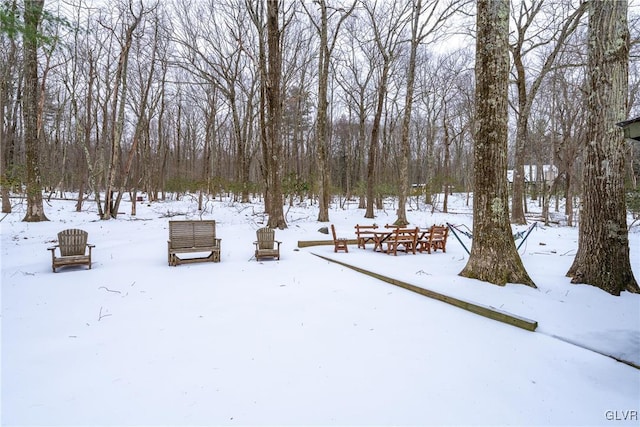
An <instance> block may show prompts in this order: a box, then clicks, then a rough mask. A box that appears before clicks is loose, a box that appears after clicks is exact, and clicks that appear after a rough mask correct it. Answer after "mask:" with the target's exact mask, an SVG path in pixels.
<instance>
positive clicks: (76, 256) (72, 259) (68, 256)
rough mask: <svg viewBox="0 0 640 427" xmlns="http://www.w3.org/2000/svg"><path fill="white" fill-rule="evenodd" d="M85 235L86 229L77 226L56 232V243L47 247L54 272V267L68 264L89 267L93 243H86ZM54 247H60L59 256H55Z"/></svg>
mask: <svg viewBox="0 0 640 427" xmlns="http://www.w3.org/2000/svg"><path fill="white" fill-rule="evenodd" d="M87 236H88V234H87V232H86V231H84V230H80V229H77V228H70V229H68V230H62V231H61V232H59V233H58V244H57V245H55V246H52V247H50V248H47V250H50V251H51V268H53V272H54V273H55V272H56V268H59V267H66V266H68V265H86V266H88V267H89V269H91V249H93V248H95V245H92V244H89V243H87ZM56 248H59V249H60V256H56ZM87 249H89V251H88V252H87Z"/></svg>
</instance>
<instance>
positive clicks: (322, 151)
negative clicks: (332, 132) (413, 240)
mask: <svg viewBox="0 0 640 427" xmlns="http://www.w3.org/2000/svg"><path fill="white" fill-rule="evenodd" d="M340 3H342V2H340ZM356 4H357V1H353V2H352V3H351V5H350V6H347V7H335V6H332V5H327V1H326V0H318V1H317V5H318V9H319V11H320V18H319V20H320V22H315V21H314V20H313V18H311V17H312V13H311V12H310V11H309V10H308V9H307V7H306V6H305V3H304V2H303V3H302V5H303V7H304V8H305V11H306V12H307V15H309V17H310V18H311V22H312V24H313V26H314V27H315V29H316V31H317V32H318V34H319V35H320V50H319V58H318V113H317V114H318V117H317V120H316V144H317V146H316V149H317V152H318V157H317V158H318V174H319V183H320V186H319V187H320V189H319V191H320V202H319V204H318V208H319V210H318V221H320V222H327V221H329V197H330V193H329V192H330V187H331V182H330V176H331V174H330V171H329V165H328V155H329V154H328V147H327V146H328V141H327V139H328V133H327V111H328V106H329V101H328V99H327V90H328V85H329V64H330V62H331V54H332V53H333V50H334V48H335V46H336V43H337V41H338V33H339V31H340V27H341V26H342V23H343V22H344V20H345V19H347V18H348V17H349V16H350V15H351V13H352V12H353V10H354V9H355V7H356ZM336 16H337V18H335V20H336V21H337V22H336V23H335V24H334V27H333V29H332V32H331V34H329V30H330V28H329V23H330V21H332V20H333V18H334V17H336Z"/></svg>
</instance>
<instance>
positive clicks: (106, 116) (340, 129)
mask: <svg viewBox="0 0 640 427" xmlns="http://www.w3.org/2000/svg"><path fill="white" fill-rule="evenodd" d="M327 3H333V6H332V5H331V4H327ZM419 4H420V7H421V8H422V9H421V14H420V15H419V17H418V18H415V16H416V14H415V13H414V12H415V11H414V10H413V9H412V7H413V6H415V5H416V2H415V1H413V2H404V1H388V2H386V1H385V2H376V1H373V0H355V1H351V2H325V1H320V2H306V1H285V2H282V7H281V8H280V9H279V10H278V12H277V13H278V15H279V16H278V18H279V21H280V22H281V24H280V25H281V27H279V28H277V34H276V36H277V38H276V39H275V42H276V43H277V44H278V46H279V50H280V54H281V72H280V73H279V82H277V83H278V85H277V89H278V90H277V94H275V95H273V94H272V96H273V98H274V99H278V100H279V102H280V106H279V107H280V108H281V109H282V111H281V113H282V114H281V117H282V119H281V123H280V124H279V126H278V133H277V134H275V135H276V138H277V141H275V142H276V143H277V146H275V149H276V150H277V156H276V155H275V154H274V146H270V145H269V144H268V142H269V141H270V137H269V135H267V132H266V131H265V128H267V127H268V126H264V123H266V122H269V120H270V118H269V115H268V114H266V113H265V111H266V110H267V105H266V104H267V101H268V97H267V96H264V93H265V91H266V90H265V86H268V87H271V86H270V85H269V84H267V85H265V84H264V82H265V81H267V82H271V81H270V80H269V76H267V74H268V73H269V71H270V70H271V68H270V67H271V65H272V64H271V63H270V62H269V61H268V58H267V52H268V47H269V46H268V45H269V42H270V39H269V37H270V36H271V35H272V34H273V33H269V31H268V28H267V27H268V19H269V16H268V11H267V10H266V8H265V3H264V2H262V1H250V0H171V1H158V0H156V1H148V0H114V1H110V2H108V3H107V2H99V1H91V0H56V1H53V0H51V1H47V2H44V13H43V15H42V20H41V23H40V27H39V32H40V35H39V36H38V42H39V43H38V51H37V52H38V56H37V64H38V82H37V86H38V90H39V91H40V93H41V94H42V96H41V97H40V98H39V99H40V102H39V104H38V108H37V132H38V136H39V137H38V139H37V141H38V142H37V143H38V157H39V174H38V179H39V182H40V183H41V186H42V188H43V189H44V190H45V196H46V195H47V194H48V195H50V196H52V195H56V194H63V193H64V192H66V191H78V192H79V194H81V195H83V196H84V197H88V196H89V195H91V196H95V198H96V199H97V201H98V205H100V203H101V195H102V197H104V198H110V197H113V199H109V200H105V201H104V202H105V204H104V208H101V216H103V217H109V216H112V217H115V216H116V215H117V212H118V209H117V204H118V201H119V198H120V197H121V196H122V194H126V193H129V194H131V195H132V196H133V198H134V199H135V195H136V194H137V193H139V192H144V193H145V194H146V197H147V198H148V199H149V200H154V199H161V198H163V197H165V193H167V192H171V193H178V194H180V193H184V192H187V191H188V192H204V193H205V194H209V195H214V196H215V195H216V194H219V193H221V192H225V193H232V194H234V195H235V197H236V198H237V200H238V201H241V202H242V201H247V200H248V199H249V196H250V195H252V194H264V193H265V191H268V190H269V187H270V186H274V185H275V182H274V179H275V180H276V181H277V182H278V185H280V186H281V188H280V190H281V194H282V196H284V197H287V196H290V197H294V196H295V195H299V194H304V195H305V196H312V197H313V196H314V195H316V196H317V197H318V198H319V199H321V202H322V198H323V195H322V194H321V193H322V191H323V188H322V187H323V185H324V186H326V187H327V188H326V189H324V191H326V192H327V193H328V194H329V195H337V194H340V195H343V196H345V197H346V198H353V197H360V203H361V205H362V207H365V200H367V197H365V196H369V195H373V197H369V199H374V200H370V202H371V203H373V202H374V201H375V202H378V203H379V202H380V201H381V199H382V197H384V196H397V195H399V194H400V193H401V191H403V190H404V191H405V192H407V191H408V194H410V195H419V196H421V197H422V196H424V197H425V199H426V200H430V197H431V195H432V194H437V193H441V192H444V194H447V193H449V192H452V191H467V192H468V191H471V190H472V183H473V143H474V141H473V139H474V126H475V124H474V114H475V111H474V90H475V88H474V84H475V82H474V60H475V56H474V55H475V54H474V52H475V40H474V37H475V28H474V25H475V2H472V1H468V0H447V1H437V2H424V4H422V3H419ZM584 5H585V3H584V2H581V1H566V0H547V1H542V0H533V1H523V2H519V1H514V2H512V5H511V11H510V14H511V16H510V24H509V25H510V28H509V31H510V36H509V53H510V60H511V65H510V67H511V73H510V82H509V114H510V120H509V141H510V142H509V152H508V159H509V168H510V169H516V182H514V185H513V190H514V191H516V195H517V196H518V198H520V197H527V196H528V197H538V196H539V194H538V193H540V192H542V193H543V196H544V198H542V200H544V202H545V203H548V202H549V197H547V196H548V194H547V192H550V193H551V194H554V195H557V196H559V197H563V198H565V199H566V201H567V203H566V204H565V206H566V210H567V211H566V213H567V215H568V218H569V221H571V217H572V214H573V210H574V208H575V207H574V206H573V204H572V201H573V200H574V199H575V198H576V197H578V196H579V195H580V191H581V179H582V168H581V166H582V156H581V153H582V150H583V148H584V144H585V141H586V140H587V137H586V135H585V128H586V123H585V120H586V113H585V105H586V100H585V98H586V97H587V96H589V93H588V91H587V90H586V88H585V85H586V73H585V69H586V62H587V61H586V58H587V43H586V22H587V14H586V13H585V7H584ZM639 10H640V8H639V7H638V5H637V4H634V2H631V3H630V7H629V29H630V31H631V51H630V61H629V65H630V70H629V92H628V103H627V105H628V111H627V117H635V116H637V115H640V103H639V101H638V97H639V89H640V70H639V69H638V68H639V66H638V64H639V61H638V56H639V53H640V47H639V46H640V43H639V41H640V33H639V31H640V30H639V29H640V23H639V22H638V12H639ZM23 11H24V7H23V6H22V2H17V1H15V0H2V12H3V16H14V17H17V19H16V21H19V19H20V16H21V14H22V13H23ZM414 18H415V19H419V25H418V26H417V28H418V30H419V31H418V32H417V33H416V32H413V33H412V28H414V27H415V26H412V19H414ZM3 22H5V23H6V22H8V20H5V21H3ZM416 22H418V21H416ZM3 25H5V24H3ZM7 28H10V25H5V28H4V31H2V32H1V34H0V36H1V43H2V48H1V49H0V56H1V57H0V75H1V78H0V81H1V84H2V86H1V88H0V104H1V108H0V114H2V117H1V122H2V131H1V132H2V133H1V135H0V138H1V142H2V191H3V210H5V211H6V209H10V205H9V207H7V206H6V205H7V203H8V201H9V197H8V195H9V193H10V192H14V193H20V192H24V191H25V188H26V186H25V182H26V180H27V172H28V169H29V167H28V163H27V161H26V155H27V151H28V150H27V144H26V143H25V140H26V138H25V129H26V125H25V122H24V114H23V108H25V107H24V104H23V100H24V99H25V94H24V93H23V92H24V89H23V83H24V80H25V79H26V77H25V71H24V67H23V62H24V60H25V58H24V55H25V54H24V52H25V46H24V44H25V40H28V37H26V36H24V34H19V33H18V32H12V31H7V30H6V29H7ZM25 34H26V33H25ZM412 45H415V50H412ZM412 53H413V54H412ZM412 62H413V67H414V69H415V73H414V76H408V72H407V70H409V69H410V68H411V63H412ZM410 78H411V79H412V80H413V83H412V86H413V87H412V92H413V93H412V100H411V103H410V106H411V107H410V108H411V115H410V119H409V121H408V129H407V130H404V131H403V125H404V120H405V116H406V115H405V111H406V108H405V106H406V105H407V99H408V98H407V92H408V88H409V84H408V83H409V79H410ZM320 91H325V93H326V105H325V106H324V108H323V106H322V103H321V101H322V99H323V98H325V96H319V93H320ZM323 95H324V94H323ZM323 113H324V114H323ZM323 115H324V117H322V116H323ZM322 124H324V126H323V125H322ZM319 129H324V132H323V131H319ZM405 139H406V141H405ZM404 150H407V151H408V156H407V158H408V162H407V164H406V165H405V164H403V161H402V159H403V158H404ZM639 153H640V149H639V148H638V147H637V146H636V147H632V146H631V145H630V146H629V151H628V154H629V155H628V156H627V160H628V161H627V163H628V168H627V170H628V173H627V174H626V178H625V179H626V182H627V183H628V189H629V192H630V193H629V194H630V195H631V196H633V193H634V191H635V193H636V194H637V192H638V190H637V176H638V171H640V161H639ZM274 158H275V159H276V160H275V163H274ZM549 164H552V165H555V166H556V167H557V170H558V174H557V177H556V178H555V179H554V180H553V182H546V183H542V182H538V183H537V184H534V185H527V186H525V185H524V179H523V177H521V176H520V177H519V176H518V175H517V172H518V171H519V170H520V171H522V170H523V169H522V168H524V165H538V166H542V165H549ZM274 169H277V173H278V174H277V175H272V176H271V178H270V174H272V171H273V170H274ZM538 170H542V167H538ZM403 173H404V174H405V175H406V178H404V179H403V175H402V174H403ZM274 177H275V178H274ZM533 178H534V179H535V180H536V181H541V180H542V179H543V177H542V176H537V177H533ZM323 179H324V182H322V181H323ZM405 182H408V183H409V184H410V186H411V188H409V189H406V188H405V189H403V188H402V187H403V186H404V183H405ZM412 184H413V185H412ZM518 190H519V191H520V192H518ZM92 198H93V197H92ZM636 200H637V199H636ZM367 201H368V202H369V200H367ZM628 201H629V202H630V204H632V203H634V199H633V197H629V199H628ZM635 203H636V204H637V202H635ZM519 205H523V204H519V203H514V204H513V207H514V209H513V210H516V211H517V209H515V208H517V207H518V206H519ZM78 208H80V203H79V206H78ZM443 208H444V210H445V211H446V209H447V206H446V199H445V201H444V206H443ZM634 209H635V210H636V211H637V210H640V209H638V207H637V206H636V207H635V208H634Z"/></svg>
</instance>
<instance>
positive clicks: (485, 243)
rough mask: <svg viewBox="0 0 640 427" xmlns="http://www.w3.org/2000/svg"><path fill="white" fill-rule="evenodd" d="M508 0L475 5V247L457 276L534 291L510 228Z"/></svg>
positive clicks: (473, 245) (481, 2)
mask: <svg viewBox="0 0 640 427" xmlns="http://www.w3.org/2000/svg"><path fill="white" fill-rule="evenodd" d="M508 31H509V0H479V1H478V14H477V37H476V101H475V102H476V118H475V121H476V124H477V127H476V133H475V140H474V153H475V154H474V156H475V157H474V161H475V164H474V180H475V182H474V198H473V244H472V247H471V255H470V256H469V261H468V262H467V265H466V266H465V268H464V269H463V270H462V272H461V273H460V275H461V276H464V277H469V278H474V279H479V280H483V281H486V282H490V283H493V284H496V285H505V284H507V283H522V284H525V285H528V286H532V287H535V284H534V283H533V281H532V280H531V278H530V277H529V275H528V274H527V272H526V270H525V269H524V265H523V264H522V261H521V259H520V257H519V255H518V252H517V250H516V246H515V243H514V240H513V235H512V230H511V224H510V223H509V198H508V197H509V196H508V191H507V180H506V176H507V121H508V111H507V84H508V83H507V82H508V80H509V53H508V44H507V42H508V40H507V38H508Z"/></svg>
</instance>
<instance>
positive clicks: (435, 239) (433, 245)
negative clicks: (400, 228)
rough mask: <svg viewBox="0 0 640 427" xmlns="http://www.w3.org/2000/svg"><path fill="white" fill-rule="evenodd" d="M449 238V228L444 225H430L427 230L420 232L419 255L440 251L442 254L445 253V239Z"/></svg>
mask: <svg viewBox="0 0 640 427" xmlns="http://www.w3.org/2000/svg"><path fill="white" fill-rule="evenodd" d="M448 236H449V227H447V226H446V225H435V224H434V225H432V226H431V227H429V229H428V230H424V231H422V232H421V234H420V237H419V238H418V251H420V252H421V253H422V252H424V251H427V253H431V251H432V250H433V251H434V252H435V251H437V250H438V249H441V250H442V252H447V237H448Z"/></svg>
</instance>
